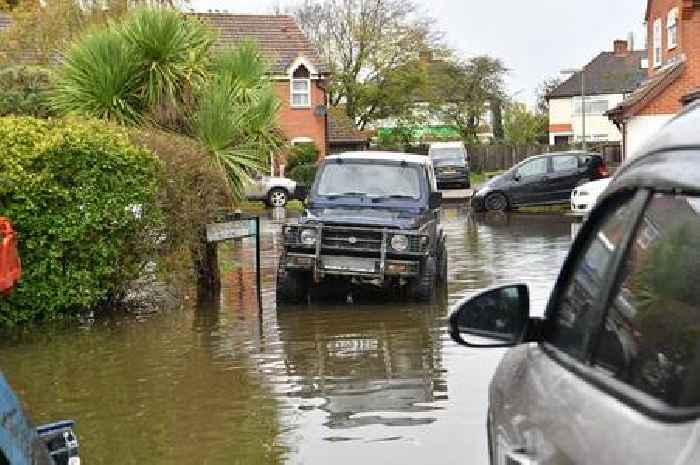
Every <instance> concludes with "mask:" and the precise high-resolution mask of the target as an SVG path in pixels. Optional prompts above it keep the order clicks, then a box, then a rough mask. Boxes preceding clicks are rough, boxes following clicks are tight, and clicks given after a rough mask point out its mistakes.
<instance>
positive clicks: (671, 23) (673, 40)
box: [666, 8, 678, 50]
mask: <svg viewBox="0 0 700 465" xmlns="http://www.w3.org/2000/svg"><path fill="white" fill-rule="evenodd" d="M666 29H667V31H668V34H667V37H668V49H669V50H673V49H674V48H676V47H678V8H674V9H672V10H671V11H670V12H669V13H668V21H666Z"/></svg>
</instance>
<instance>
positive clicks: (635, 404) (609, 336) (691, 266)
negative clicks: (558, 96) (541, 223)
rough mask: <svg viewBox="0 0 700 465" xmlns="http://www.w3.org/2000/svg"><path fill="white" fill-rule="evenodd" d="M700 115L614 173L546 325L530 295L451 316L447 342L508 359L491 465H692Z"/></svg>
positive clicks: (507, 296) (696, 411) (699, 405)
mask: <svg viewBox="0 0 700 465" xmlns="http://www.w3.org/2000/svg"><path fill="white" fill-rule="evenodd" d="M699 126H700V105H695V106H694V107H692V108H691V109H690V110H688V111H687V112H684V113H683V114H681V115H680V116H678V117H677V118H675V119H674V120H672V121H671V122H670V123H669V124H668V125H666V126H665V127H664V128H663V129H662V130H661V133H660V134H658V135H657V136H656V138H655V141H654V142H652V143H651V145H649V146H647V147H646V148H645V150H643V151H642V152H641V153H640V155H638V156H637V157H635V158H634V159H632V160H631V161H630V162H628V163H627V164H626V165H624V166H623V167H622V168H621V169H620V170H619V172H618V173H617V174H616V176H615V178H614V179H613V181H612V182H611V183H610V185H609V186H608V188H607V190H606V191H605V193H604V194H603V196H602V197H601V201H600V202H599V203H598V204H597V206H596V207H595V208H594V209H593V211H592V212H591V215H590V217H589V219H588V221H586V222H585V223H584V224H583V225H582V226H581V231H580V233H579V234H578V236H577V237H576V239H575V241H574V243H573V246H572V248H571V252H570V254H569V257H568V258H567V259H566V261H565V263H564V265H563V268H562V271H561V274H560V276H559V278H558V280H557V282H556V284H555V287H554V290H553V292H552V295H551V297H550V300H549V304H548V305H547V308H546V312H545V314H544V317H543V318H533V317H530V302H529V298H528V288H527V286H526V285H523V284H519V285H512V286H504V287H500V288H497V289H492V290H488V291H485V292H483V293H481V294H480V295H477V296H475V297H473V298H471V299H468V300H466V301H463V302H461V303H460V304H458V305H457V309H456V311H454V312H453V313H452V315H451V316H450V320H449V328H450V334H451V336H452V338H453V339H454V340H456V341H457V342H459V343H460V344H463V345H467V346H473V347H486V346H491V347H513V348H512V349H511V350H509V351H508V352H507V353H506V355H505V356H504V358H503V360H502V361H501V363H500V365H499V367H498V369H497V370H496V373H495V375H494V377H493V379H492V381H491V385H490V389H489V407H488V417H487V432H488V440H489V454H490V460H491V464H535V463H538V464H574V463H575V464H579V465H586V464H591V465H593V464H595V465H622V464H634V465H652V464H653V465H658V464H662V463H663V464H670V463H672V464H676V465H690V464H697V463H700V442H699V441H698V440H697V438H698V431H699V430H700V287H699V286H698V285H697V276H698V274H699V273H700V249H698V245H697V244H698V242H699V241H700V195H698V194H699V193H700V176H699V175H698V173H700V132H698V130H697V128H698V127H699Z"/></svg>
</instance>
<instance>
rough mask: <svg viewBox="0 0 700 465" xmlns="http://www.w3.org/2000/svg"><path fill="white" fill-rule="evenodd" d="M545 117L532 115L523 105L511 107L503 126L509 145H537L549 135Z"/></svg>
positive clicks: (518, 104) (517, 104) (516, 104)
mask: <svg viewBox="0 0 700 465" xmlns="http://www.w3.org/2000/svg"><path fill="white" fill-rule="evenodd" d="M547 121H548V118H547V116H545V115H539V114H535V113H532V112H531V111H530V110H528V109H527V107H526V106H525V105H524V104H522V103H515V104H513V105H510V107H509V108H508V110H507V112H506V117H505V123H504V125H503V128H504V132H505V138H506V141H507V142H508V143H509V144H516V145H517V144H535V143H538V142H540V141H541V140H542V138H543V137H544V136H546V134H547V132H546V131H547Z"/></svg>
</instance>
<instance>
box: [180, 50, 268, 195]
mask: <svg viewBox="0 0 700 465" xmlns="http://www.w3.org/2000/svg"><path fill="white" fill-rule="evenodd" d="M267 69H268V68H267V66H265V62H264V60H263V59H262V57H261V56H260V54H259V52H258V49H257V47H256V46H255V44H254V43H252V42H244V43H242V44H241V45H240V46H239V47H237V48H235V49H228V50H224V51H222V52H221V53H220V54H219V55H217V57H216V58H215V60H214V63H213V66H212V73H213V74H212V76H211V77H210V78H209V79H208V80H207V81H206V82H205V83H204V84H203V85H202V87H201V88H200V89H198V91H197V93H196V94H195V101H196V110H195V111H194V113H193V115H192V117H191V119H190V121H189V123H190V125H191V133H192V136H193V137H194V138H195V139H196V140H197V141H199V142H200V143H201V144H202V146H204V148H205V149H206V150H207V152H208V153H209V155H210V157H211V159H212V161H213V163H214V164H215V165H216V166H218V167H219V168H220V169H221V170H222V172H224V173H226V175H227V178H228V180H229V187H230V190H231V193H232V194H233V196H234V198H235V199H237V200H240V199H242V198H243V197H244V192H245V187H246V185H247V184H249V183H250V182H251V179H250V173H252V172H261V171H264V170H265V164H266V163H267V160H268V157H269V154H270V152H271V151H276V150H279V148H280V146H281V141H280V139H279V136H278V134H277V131H276V127H277V126H276V125H277V113H278V111H279V100H278V98H277V95H276V94H275V92H274V89H273V88H272V85H271V84H270V82H269V81H268V80H267V79H266V78H265V73H266V71H267Z"/></svg>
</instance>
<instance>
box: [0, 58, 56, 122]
mask: <svg viewBox="0 0 700 465" xmlns="http://www.w3.org/2000/svg"><path fill="white" fill-rule="evenodd" d="M50 85H51V80H50V73H49V70H48V69H47V68H42V67H39V66H8V67H2V68H0V116H9V115H15V116H36V117H40V118H46V117H48V116H53V115H54V112H53V110H52V109H51V108H50V107H49V101H48V92H49V88H50Z"/></svg>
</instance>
